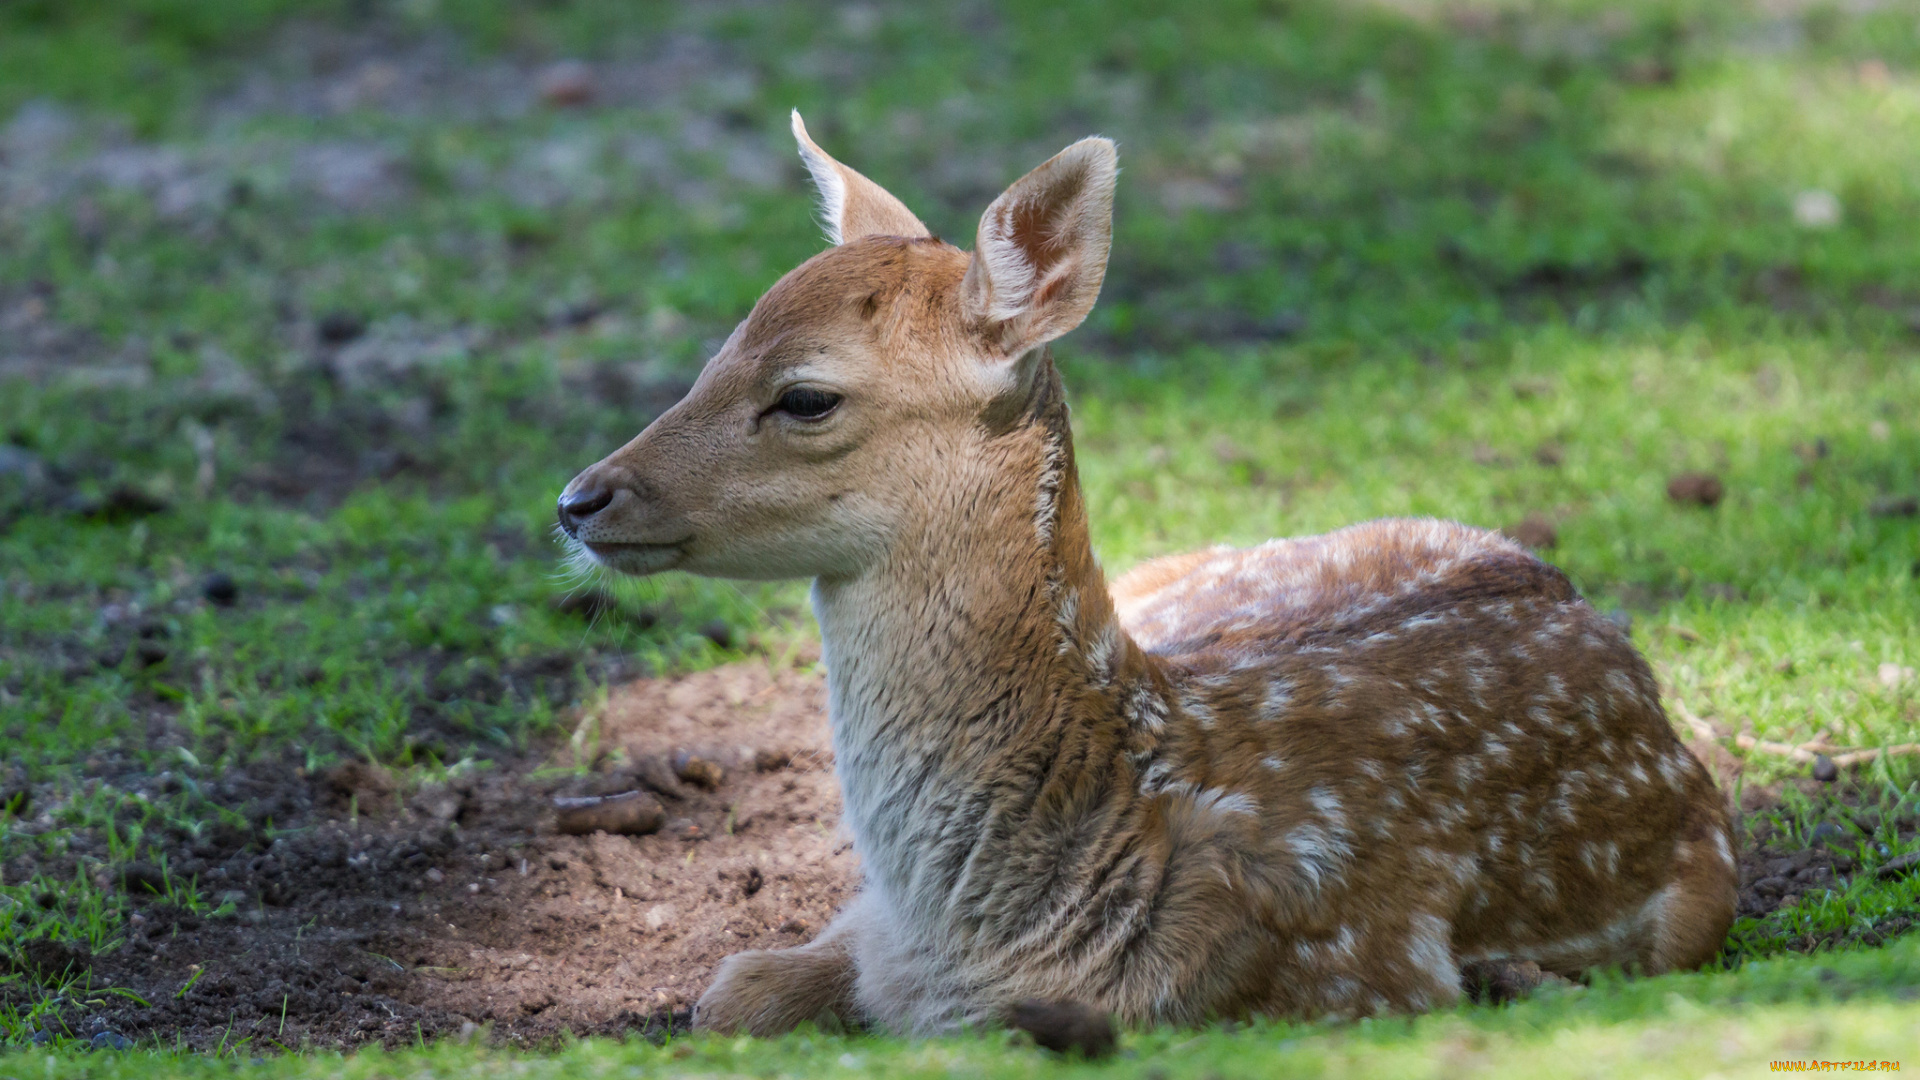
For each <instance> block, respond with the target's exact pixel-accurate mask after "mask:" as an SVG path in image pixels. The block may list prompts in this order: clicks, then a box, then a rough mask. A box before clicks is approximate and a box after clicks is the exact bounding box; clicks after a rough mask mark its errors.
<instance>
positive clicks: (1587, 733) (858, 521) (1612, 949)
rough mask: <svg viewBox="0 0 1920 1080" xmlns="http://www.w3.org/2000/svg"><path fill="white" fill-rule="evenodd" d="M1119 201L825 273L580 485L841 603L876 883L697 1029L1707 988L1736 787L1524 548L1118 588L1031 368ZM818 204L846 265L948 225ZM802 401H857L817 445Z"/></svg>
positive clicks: (675, 542)
mask: <svg viewBox="0 0 1920 1080" xmlns="http://www.w3.org/2000/svg"><path fill="white" fill-rule="evenodd" d="M803 146H804V147H811V143H810V142H803ZM811 152H812V153H816V154H817V153H819V151H818V148H817V147H811ZM821 156H822V157H824V155H823V154H822V155H821ZM808 160H809V166H810V168H813V169H814V173H815V176H816V178H819V177H822V176H825V177H826V178H827V179H826V180H825V181H823V182H824V183H827V184H831V183H833V182H834V181H833V179H832V178H833V177H835V176H839V175H842V174H841V173H840V172H838V171H836V169H834V168H829V167H826V166H817V163H816V162H815V161H814V159H813V158H812V157H809V159H808ZM826 160H827V161H828V162H831V159H826ZM834 164H835V165H837V163H834ZM816 166H817V167H816ZM839 168H841V169H844V167H839ZM846 172H847V173H851V170H846ZM852 175H854V176H857V175H858V174H852ZM862 179H863V180H864V178H862ZM1112 180H1113V156H1112V147H1111V145H1110V144H1107V143H1105V142H1104V141H1101V140H1088V141H1086V142H1083V143H1080V144H1076V146H1074V147H1072V148H1069V149H1068V150H1067V151H1066V152H1064V153H1063V154H1062V155H1060V157H1059V158H1056V159H1055V160H1054V161H1053V162H1049V163H1048V164H1047V165H1045V166H1042V167H1041V169H1038V170H1035V172H1034V173H1032V174H1029V176H1028V177H1026V178H1024V179H1023V180H1021V181H1020V182H1019V183H1017V184H1016V185H1014V187H1013V188H1010V189H1009V190H1008V192H1007V194H1005V195H1003V196H1001V198H1000V199H999V200H996V202H995V204H994V206H993V207H990V208H989V209H988V211H987V214H986V215H985V216H984V217H983V219H982V226H981V235H980V241H979V250H978V251H976V253H975V254H973V255H971V256H970V255H968V254H967V253H964V252H961V251H958V250H957V249H954V248H952V247H950V246H948V245H945V244H942V243H940V242H939V241H936V240H933V239H930V238H927V237H924V236H922V235H910V236H887V235H880V234H872V233H866V234H863V235H859V236H850V237H849V238H848V239H847V240H846V242H845V243H843V244H841V245H840V246H838V247H835V248H833V249H830V250H828V251H826V252H823V253H822V254H820V255H818V256H815V257H814V258H813V259H811V260H809V261H808V262H807V263H805V264H804V265H802V266H801V267H800V268H799V269H797V270H795V271H794V272H792V273H791V274H789V275H787V276H786V277H785V278H783V279H782V280H781V281H780V283H779V284H777V285H775V286H774V287H773V288H772V289H771V290H769V291H768V293H767V294H766V296H765V297H763V298H762V299H761V301H760V302H759V304H757V305H756V306H755V308H754V311H753V314H752V315H751V316H750V317H749V318H748V320H747V321H746V322H745V323H744V324H742V327H741V329H740V330H739V331H737V332H736V333H735V334H734V336H733V338H732V339H730V340H729V341H728V343H727V345H726V346H725V347H724V348H723V349H722V350H721V352H720V353H719V355H717V356H716V357H715V358H714V359H713V361H712V362H711V363H710V364H709V365H708V367H707V370H706V371H705V372H704V373H703V374H702V376H701V378H700V380H699V382H698V384H696V386H695V387H694V389H693V390H692V391H691V392H690V393H689V394H688V396H687V398H686V400H685V401H683V402H681V403H680V404H679V405H677V406H676V407H675V408H674V409H672V410H670V411H669V412H668V413H666V414H665V415H663V416H662V417H661V418H660V419H659V420H657V421H655V423H654V424H653V425H652V426H650V427H649V428H648V429H647V431H645V432H643V433H642V434H641V435H640V436H639V437H638V438H637V439H635V440H634V441H633V442H632V443H631V444H629V445H628V446H626V447H624V448H623V449H621V450H620V451H618V452H616V453H615V454H613V455H611V456H609V457H608V458H607V459H606V460H605V461H603V462H601V463H600V464H598V465H596V466H594V467H593V468H591V469H588V470H587V471H586V472H584V473H582V474H581V476H580V477H578V478H576V479H575V481H574V483H573V484H572V485H570V486H569V489H568V493H567V495H566V496H563V507H565V506H568V505H574V506H578V507H580V508H582V510H586V509H587V508H595V509H592V510H591V512H578V513H576V512H571V511H564V510H563V515H562V517H563V522H564V523H565V524H566V525H567V526H568V529H569V531H570V532H571V533H572V534H573V535H574V536H575V537H576V538H577V539H578V540H579V541H580V542H581V543H582V546H583V549H584V550H585V551H587V552H589V553H590V554H591V557H593V558H594V559H596V560H598V561H600V562H602V563H604V564H606V565H610V566H613V567H615V568H618V569H625V570H628V571H630V572H639V573H651V572H656V571H659V570H663V569H674V568H678V569H686V570H690V571H693V572H696V573H708V574H719V575H729V576H754V577H759V576H809V577H813V578H815V579H816V580H815V586H814V606H815V611H816V613H817V614H818V616H819V618H820V622H821V632H822V640H823V644H824V648H825V660H826V664H827V668H828V672H829V683H830V690H831V712H832V720H833V730H834V743H835V755H836V769H837V770H838V773H839V777H840V780H841V784H842V787H843V789H844V792H845V795H846V805H847V814H846V820H847V822H848V825H849V827H850V828H851V829H852V831H853V835H854V838H855V843H856V846H857V847H858V849H859V851H860V854H861V858H862V867H863V874H864V877H865V882H866V883H865V887H864V891H863V893H862V895H861V897H860V898H859V899H858V900H857V901H856V902H855V903H854V904H852V905H851V906H850V907H849V908H848V909H847V910H846V911H845V912H843V913H842V915H841V916H840V918H839V919H837V920H836V921H835V923H834V925H833V926H832V927H830V928H829V929H828V930H827V931H826V932H825V933H824V934H823V935H822V937H821V938H820V939H819V940H817V941H815V942H814V943H812V944H811V945H808V946H804V947H802V948H799V949H794V950H788V951H784V952H772V953H768V952H761V953H747V954H742V955H740V956H736V957H733V958H731V959H730V960H729V961H728V962H727V963H726V964H725V965H724V966H723V967H722V969H721V971H720V973H719V975H718V977H717V979H716V980H715V982H714V985H713V986H712V988H711V989H710V990H708V992H707V993H706V995H705V996H704V997H702V998H701V1000H700V1003H699V1006H698V1009H697V1012H696V1020H697V1022H698V1023H700V1024H701V1025H702V1026H705V1027H710V1028H715V1029H719V1030H743V1031H750V1032H754V1033H759V1034H771V1033H774V1032H778V1031H783V1030H786V1029H788V1028H791V1027H793V1026H794V1025H796V1024H799V1023H802V1022H805V1021H808V1020H818V1019H821V1018H822V1017H823V1016H831V1017H834V1018H837V1019H839V1020H844V1021H847V1022H854V1023H859V1022H872V1023H878V1024H881V1025H884V1026H888V1027H893V1028H897V1029H905V1030H930V1029H938V1028H941V1027H945V1026H949V1025H952V1024H956V1023H972V1022H981V1021H991V1020H994V1019H997V1018H1000V1017H1002V1016H1004V1015H1005V1010H1006V1009H1008V1008H1009V1007H1010V1006H1011V1005H1012V1004H1014V1003H1016V1002H1019V1001H1022V1000H1025V999H1029V998H1043V999H1052V998H1066V997H1072V998H1078V999H1082V1000H1086V1001H1089V1002H1090V1003H1091V1004H1094V1005H1095V1006H1097V1007H1100V1008H1104V1009H1109V1010H1112V1011H1113V1012H1115V1013H1117V1014H1118V1015H1119V1016H1120V1017H1122V1018H1123V1019H1124V1020H1127V1021H1130V1022H1140V1023H1147V1022H1177V1023H1193V1022H1199V1021H1203V1020H1206V1019H1208V1018H1211V1017H1219V1016H1241V1015H1246V1014H1253V1013H1261V1014H1277V1015H1288V1016H1320V1015H1325V1014H1335V1015H1345V1016H1352V1015H1366V1014H1372V1013H1378V1012H1383V1011H1404V1010H1417V1009H1425V1008H1431V1007H1434V1006H1437V1005H1443V1004H1446V1003H1448V1002H1451V1001H1453V1000H1455V999H1456V998H1457V997H1458V995H1459V994H1460V991H1461V979H1462V975H1461V966H1462V965H1463V964H1477V963H1481V962H1487V961H1501V960H1514V961H1520V962H1535V963H1537V964H1539V966H1540V967H1541V968H1544V969H1545V970H1547V971H1551V972H1558V973H1560V974H1564V975H1575V974H1578V973H1580V972H1581V971H1584V970H1586V969H1589V968H1592V967H1595V966H1600V965H1610V966H1620V967H1627V968H1636V969H1640V970H1645V971H1650V972H1651V971H1664V970H1669V969H1673V968H1680V967H1691V966H1695V965H1698V964H1700V963H1702V962H1704V961H1705V960H1706V959H1708V958H1710V957H1711V956H1712V955H1713V954H1714V953H1715V951H1717V949H1718V947H1719V943H1720V939H1721V937H1722V935H1723V934H1724V933H1725V931H1726V928H1727V926H1728V924H1729V923H1730V922H1731V919H1732V915H1733V903H1734V865H1733V859H1732V844H1733V835H1732V832H1731V828H1730V825H1729V821H1728V817H1727V813H1726V811H1725V808H1724V805H1723V801H1722V799H1721V797H1720V794H1719V793H1718V792H1717V791H1716V790H1715V788H1714V786H1713V783H1712V780H1711V779H1710V778H1709V777H1708V775H1707V774H1706V772H1705V771H1704V770H1703V769H1702V768H1701V767H1700V765H1699V764H1698V762H1697V761H1695V759H1694V758H1693V757H1692V756H1691V755H1690V754H1689V753H1688V752H1687V751H1686V750H1685V748H1684V747H1682V746H1681V745H1680V743H1679V742H1678V741H1677V740H1676V738H1675V737H1674V735H1673V732H1672V730H1671V728H1670V727H1669V726H1668V724H1667V721H1666V718H1665V716H1664V714H1663V713H1662V711H1661V707H1660V703H1659V700H1658V694H1657V691H1656V688H1655V685H1654V682H1653V678H1652V676H1651V673H1650V672H1649V671H1648V669H1647V666H1646V664H1645V662H1644V661H1643V660H1642V659H1641V658H1640V656H1639V655H1638V653H1636V652H1635V651H1634V649H1633V647H1632V645H1631V644H1630V643H1629V642H1628V641H1627V640H1626V639H1625V638H1624V637H1623V636H1622V635H1621V633H1620V632H1619V631H1618V630H1617V629H1616V628H1615V627H1613V626H1612V625H1611V624H1610V623H1608V622H1607V621H1606V620H1604V619H1602V618H1600V617H1598V616H1597V615H1596V614H1595V612H1594V611H1593V610H1592V608H1590V607H1589V606H1588V605H1587V604H1586V603H1585V602H1584V601H1583V600H1581V599H1580V597H1579V596H1578V595H1576V594H1575V592H1574V590H1573V589H1572V587H1571V586H1570V585H1569V584H1568V582H1567V580H1566V578H1565V577H1564V576H1562V575H1561V574H1560V573H1559V572H1558V571H1557V570H1555V569H1554V568H1552V567H1551V566H1548V565H1546V564H1544V563H1542V562H1540V561H1539V560H1537V559H1535V558H1534V557H1533V556H1532V555H1530V554H1528V553H1527V552H1526V551H1525V550H1524V549H1522V548H1520V547H1519V546H1517V545H1515V544H1513V543H1511V542H1509V541H1507V540H1504V539H1502V538H1501V537H1499V536H1497V535H1495V534H1492V533H1488V532H1485V531H1482V530H1478V529H1471V528H1468V527H1465V526H1461V525H1455V524H1450V523H1445V522H1437V521H1426V520H1422V521H1405V520H1402V521H1379V522H1372V523H1368V524H1365V525H1359V526H1355V527H1353V528H1350V529H1346V530H1342V531H1340V532H1337V533H1333V534H1330V535H1327V536H1322V537H1314V538H1309V539H1303V540H1289V541H1275V542H1273V543H1270V544H1267V545H1263V546H1261V547H1257V548H1252V549H1246V550H1240V551H1234V550H1229V549H1216V550H1213V551H1207V552H1198V553H1192V554H1187V555H1178V556H1173V557H1171V558H1168V559H1162V560H1158V561H1155V562H1152V563H1148V564H1146V565H1145V566H1142V567H1140V568H1138V569H1136V570H1135V571H1134V572H1133V573H1132V574H1129V575H1127V576H1126V577H1125V578H1123V579H1121V580H1120V581H1119V582H1118V583H1116V584H1115V585H1114V586H1113V588H1112V589H1111V590H1109V588H1108V587H1107V584H1106V582H1105V579H1104V577H1103V575H1102V573H1101V570H1100V568H1099V566H1098V564H1097V563H1096V562H1095V560H1094V557H1093V552H1092V548H1091V546H1090V543H1089V540H1088V534H1087V521H1086V513H1085V509H1084V506H1083V504H1082V500H1081V495H1080V487H1079V481H1078V478H1077V475H1076V473H1075V470H1074V464H1073V448H1072V438H1071V433H1070V430H1069V426H1068V419H1067V407H1066V401H1065V396H1064V392H1063V390H1062V387H1061V386H1060V382H1059V377H1058V374H1057V373H1056V372H1055V370H1054V368H1053V366H1052V363H1051V361H1050V360H1049V359H1048V358H1047V356H1046V354H1045V352H1044V349H1042V348H1040V346H1042V345H1044V343H1045V342H1046V341H1047V340H1049V339H1050V338H1052V337H1057V336H1058V335H1059V334H1061V333H1065V332H1066V331H1067V330H1069V329H1071V328H1072V326H1073V325H1075V324H1077V323H1078V322H1079V321H1080V319H1081V318H1083V317H1084V316H1085V314H1086V311H1087V309H1089V308H1090V307H1091V306H1092V303H1093V299H1094V297H1095V296H1096V295H1097V293H1098V289H1099V283H1100V276H1101V274H1102V273H1104V267H1105V258H1106V242H1107V239H1106V229H1107V213H1108V209H1107V208H1108V204H1109V200H1110V198H1111V192H1112ZM865 184H866V185H867V187H872V188H873V190H874V191H878V190H879V189H878V188H877V187H874V186H873V185H872V184H871V181H865ZM827 194H828V197H827V198H826V202H827V204H828V205H829V207H832V206H834V205H839V206H840V207H841V208H842V213H843V216H844V221H843V223H842V224H843V226H844V229H843V231H845V232H846V233H849V234H852V233H856V232H859V231H860V227H861V226H860V223H862V222H875V221H891V222H895V223H900V225H901V231H903V232H906V231H910V229H909V228H908V227H907V226H906V225H905V221H906V220H913V224H915V225H917V219H911V215H910V214H906V212H905V211H904V208H897V209H896V208H895V207H894V206H885V205H880V206H875V205H868V204H867V203H866V201H865V200H870V199H872V198H873V197H874V196H872V195H871V193H870V192H867V188H866V187H861V186H859V185H851V186H847V187H845V188H844V189H843V190H840V191H838V192H833V191H829V192H828V193H827ZM882 194H884V193H882ZM887 198H888V199H889V200H890V199H891V196H887ZM903 214H905V215H906V216H905V218H904V219H903V218H902V215H903ZM796 385H804V386H809V387H816V388H820V389H824V390H828V391H830V392H833V393H836V394H839V395H841V397H842V400H841V403H840V405H839V406H838V407H837V408H836V409H835V410H834V411H833V412H832V413H831V414H829V415H828V416H826V417H825V418H822V419H816V420H805V421H803V420H799V419H796V418H794V417H793V416H791V415H789V414H785V413H783V412H781V411H780V409H779V408H778V402H779V401H780V400H781V394H782V393H783V392H784V391H785V389H787V388H790V387H792V386H796ZM594 493H599V494H602V495H606V496H607V497H608V501H605V502H601V501H599V500H597V499H589V498H588V496H589V495H593V494H594Z"/></svg>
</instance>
